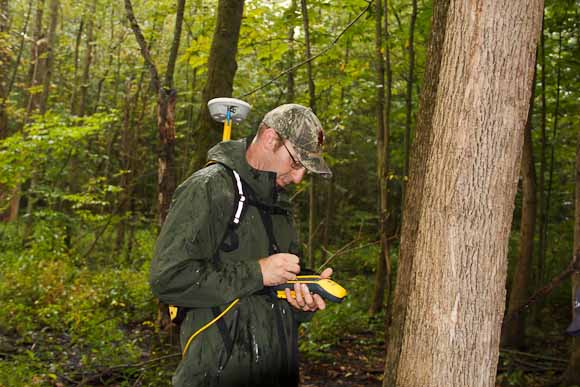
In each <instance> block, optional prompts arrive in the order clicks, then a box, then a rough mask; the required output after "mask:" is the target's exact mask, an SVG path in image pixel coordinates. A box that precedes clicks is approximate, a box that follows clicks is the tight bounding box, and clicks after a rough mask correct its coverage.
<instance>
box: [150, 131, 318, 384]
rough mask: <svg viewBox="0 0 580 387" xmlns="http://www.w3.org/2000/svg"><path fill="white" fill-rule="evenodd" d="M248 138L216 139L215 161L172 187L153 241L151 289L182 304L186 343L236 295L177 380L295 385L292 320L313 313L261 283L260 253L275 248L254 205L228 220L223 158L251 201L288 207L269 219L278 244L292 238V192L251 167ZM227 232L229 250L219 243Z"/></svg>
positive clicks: (232, 199) (191, 351)
mask: <svg viewBox="0 0 580 387" xmlns="http://www.w3.org/2000/svg"><path fill="white" fill-rule="evenodd" d="M251 140H252V139H251V138H248V139H244V140H238V141H229V142H222V143H220V144H218V145H216V146H215V147H213V148H212V149H211V150H210V151H209V153H208V159H209V160H211V161H214V162H216V163H215V164H212V165H210V166H208V167H206V168H203V169H201V170H199V171H197V172H196V173H194V174H193V175H192V176H191V177H189V178H188V179H187V180H186V181H185V182H183V183H182V184H181V185H180V186H179V187H178V188H177V190H176V192H175V195H174V198H173V202H172V205H171V209H170V211H169V214H168V216H167V219H166V220H165V224H164V225H163V228H162V230H161V233H160V235H159V239H158V241H157V245H156V247H155V255H154V258H153V262H152V264H151V276H150V283H151V289H152V291H153V293H154V294H155V295H156V296H157V297H158V298H159V299H160V300H161V301H162V302H163V303H166V304H172V305H178V306H181V307H186V308H188V309H187V314H186V316H185V319H184V320H183V322H182V323H181V330H180V341H181V346H182V348H183V347H184V346H185V344H186V343H187V341H188V339H189V338H190V336H191V335H192V334H193V333H194V332H196V331H197V330H198V329H200V328H201V327H203V326H204V325H206V324H207V323H208V322H210V321H211V320H212V319H213V318H214V316H215V315H216V313H219V312H221V311H223V310H224V309H225V308H226V307H227V306H228V305H229V304H230V303H231V302H232V301H233V300H235V299H237V298H239V299H240V301H239V302H238V303H237V304H236V305H235V306H234V307H233V308H232V309H231V310H230V311H229V312H228V313H227V314H226V315H225V316H224V317H222V318H221V319H220V321H219V322H218V323H214V324H213V325H211V326H210V327H209V328H207V329H206V330H205V331H203V332H201V333H200V334H199V335H198V336H196V337H195V338H194V339H193V340H192V342H191V344H190V346H189V347H188V349H187V352H186V353H185V354H184V357H183V359H182V361H181V363H180V365H179V367H178V369H177V371H176V374H175V376H174V377H173V384H174V386H197V387H200V386H252V387H255V386H272V387H275V386H297V384H298V380H297V378H298V365H297V360H296V356H297V326H298V321H305V320H306V319H308V318H310V316H311V315H312V314H311V313H304V312H296V311H295V310H294V309H293V308H292V307H291V306H290V304H288V302H287V301H286V300H279V299H277V298H275V297H274V296H273V295H272V294H271V293H270V292H268V291H267V290H265V289H264V287H263V279H262V273H261V270H260V265H259V264H258V260H259V259H261V258H264V257H267V256H269V255H270V253H271V248H270V239H269V238H268V234H267V232H266V227H265V226H264V222H263V220H262V218H261V216H260V213H259V209H258V207H257V206H252V205H249V206H247V207H246V211H247V212H246V213H245V215H244V216H243V218H242V221H241V224H240V225H239V226H238V227H237V228H236V229H235V230H234V231H231V229H230V228H229V225H230V221H231V219H232V213H233V212H234V210H235V209H234V207H237V204H238V201H237V198H236V193H235V192H236V187H235V184H234V181H233V180H232V174H231V171H228V169H227V168H226V167H225V166H227V167H229V168H231V169H233V170H235V171H237V172H238V173H239V174H240V176H241V178H242V179H243V180H244V181H245V183H246V185H247V186H249V187H250V188H251V190H252V191H253V192H254V193H253V195H254V200H255V201H257V202H259V203H261V204H262V205H265V206H268V207H273V208H277V209H282V210H285V211H286V212H285V213H282V212H281V211H277V212H278V213H275V214H272V215H271V217H270V218H271V219H272V229H273V232H274V236H275V240H276V242H277V244H278V246H279V250H280V252H290V250H293V249H292V248H291V247H293V246H298V244H297V235H296V232H295V230H294V227H293V224H292V218H291V214H290V202H289V198H288V195H287V193H286V192H285V191H283V190H282V191H280V190H279V189H276V174H275V173H273V172H264V171H258V170H255V169H253V168H252V167H251V166H250V165H249V164H248V163H247V161H246V157H245V153H246V149H247V146H248V144H249V143H251ZM224 165H225V166H224ZM262 208H264V207H262ZM228 233H229V234H230V235H228ZM232 233H233V234H235V235H231V234H232ZM224 236H227V237H226V240H227V241H229V242H228V244H230V245H231V244H233V245H234V247H235V248H234V250H233V251H229V252H226V251H224V248H223V246H224V245H223V244H221V242H222V239H223V238H224ZM236 239H237V241H238V243H237V246H235V243H234V241H235V240H236ZM225 250H229V249H225ZM294 250H295V249H294ZM292 252H293V253H296V252H295V251H292Z"/></svg>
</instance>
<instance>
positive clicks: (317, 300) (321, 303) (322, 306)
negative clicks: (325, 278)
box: [313, 294, 326, 310]
mask: <svg viewBox="0 0 580 387" xmlns="http://www.w3.org/2000/svg"><path fill="white" fill-rule="evenodd" d="M313 298H314V302H315V303H316V307H317V308H318V309H320V310H324V309H326V302H324V300H323V299H322V297H320V296H319V295H318V294H315V295H313Z"/></svg>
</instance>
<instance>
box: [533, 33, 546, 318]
mask: <svg viewBox="0 0 580 387" xmlns="http://www.w3.org/2000/svg"><path fill="white" fill-rule="evenodd" d="M540 64H541V67H540V68H541V72H540V83H541V88H542V98H541V101H542V106H541V109H542V110H541V117H542V118H541V121H540V125H541V129H542V135H541V138H542V139H541V146H540V176H539V179H538V201H539V202H540V203H539V214H538V223H539V224H538V237H539V242H538V265H537V273H536V276H535V285H536V288H539V287H540V286H541V285H542V284H543V283H544V278H545V275H544V265H545V260H546V259H545V251H546V248H545V246H546V239H545V238H546V233H545V232H544V229H545V227H546V189H545V186H546V184H545V180H546V149H547V144H546V139H547V135H546V113H547V107H546V47H545V36H544V22H542V32H541V35H540ZM536 309H537V308H536Z"/></svg>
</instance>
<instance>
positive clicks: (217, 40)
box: [190, 0, 244, 170]
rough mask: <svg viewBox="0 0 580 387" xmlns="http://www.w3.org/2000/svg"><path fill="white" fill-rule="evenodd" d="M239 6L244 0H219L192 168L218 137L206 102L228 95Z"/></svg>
mask: <svg viewBox="0 0 580 387" xmlns="http://www.w3.org/2000/svg"><path fill="white" fill-rule="evenodd" d="M243 10H244V0H219V4H218V11H217V21H216V26H215V31H214V35H213V40H212V43H211V49H210V52H209V59H208V63H207V67H208V71H207V81H206V84H205V87H204V89H203V93H202V99H201V117H200V123H199V126H198V128H197V133H196V136H195V138H196V139H197V141H198V143H197V146H196V147H195V153H194V155H193V159H192V164H191V168H190V169H192V170H197V169H199V168H201V167H203V166H204V165H205V162H206V157H207V151H208V150H209V148H211V147H212V146H213V145H214V144H216V143H217V142H219V141H220V140H221V135H222V133H221V129H222V127H223V126H222V125H221V124H220V123H218V122H216V121H214V120H213V118H211V116H210V114H209V110H208V108H207V102H208V101H209V100H210V99H212V98H217V97H231V96H232V90H233V86H234V76H235V75H236V70H237V68H238V64H237V63H236V54H237V52H238V39H239V36H240V27H241V25H242V14H243Z"/></svg>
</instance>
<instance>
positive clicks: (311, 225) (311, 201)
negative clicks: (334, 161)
mask: <svg viewBox="0 0 580 387" xmlns="http://www.w3.org/2000/svg"><path fill="white" fill-rule="evenodd" d="M300 8H301V10H302V27H303V28H304V46H305V47H304V49H305V50H306V52H305V53H306V58H307V59H308V58H310V57H311V56H312V50H311V47H310V45H311V43H312V42H311V40H310V20H309V19H308V3H307V1H306V0H300ZM306 71H307V79H308V98H309V104H310V109H312V111H313V112H314V113H316V86H315V84H314V75H313V74H312V61H308V62H307V63H306ZM309 180H310V181H309V183H310V184H309V186H308V245H307V249H306V250H307V252H306V256H307V257H308V263H309V265H310V267H312V268H313V267H314V266H315V262H314V233H315V232H316V230H315V228H316V224H315V209H316V195H315V184H314V178H313V177H310V179H309Z"/></svg>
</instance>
